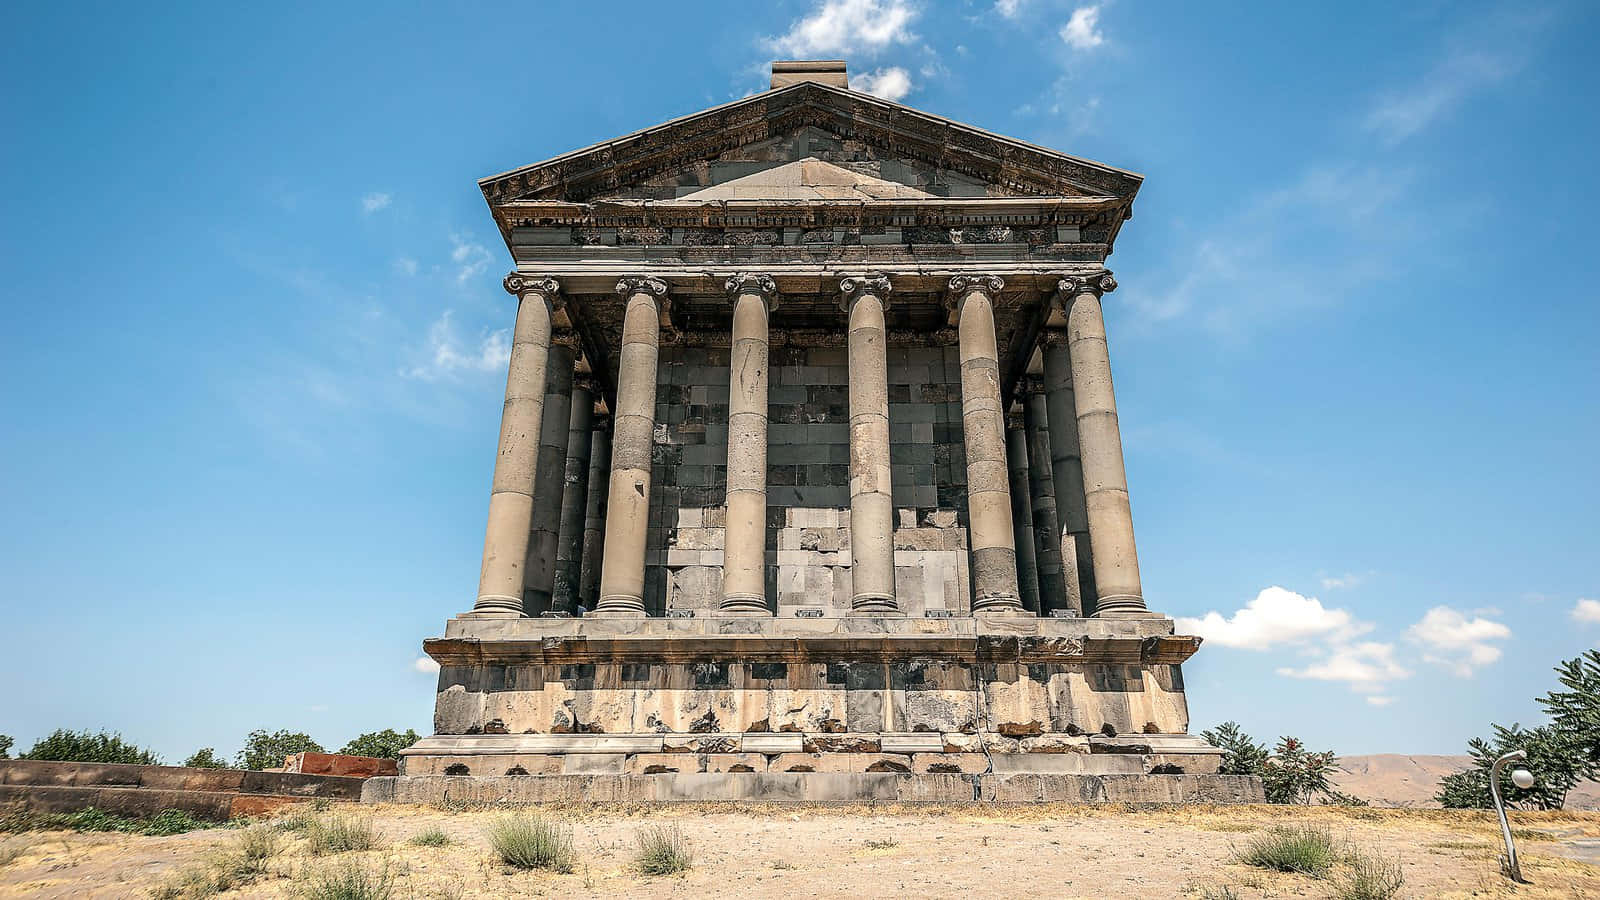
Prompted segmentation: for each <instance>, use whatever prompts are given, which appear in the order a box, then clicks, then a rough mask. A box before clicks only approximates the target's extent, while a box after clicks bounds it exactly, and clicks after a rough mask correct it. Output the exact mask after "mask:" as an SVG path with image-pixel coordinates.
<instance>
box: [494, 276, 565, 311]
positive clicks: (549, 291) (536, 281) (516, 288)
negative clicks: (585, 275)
mask: <svg viewBox="0 0 1600 900" xmlns="http://www.w3.org/2000/svg"><path fill="white" fill-rule="evenodd" d="M500 286H501V287H503V288H505V289H506V293H508V294H511V295H513V296H515V297H517V298H519V299H520V298H522V297H525V296H527V295H528V294H539V295H541V296H543V297H544V298H545V299H546V300H548V301H549V302H550V303H551V304H556V303H557V302H558V300H557V298H558V297H559V296H560V293H561V282H559V281H557V280H556V279H554V278H552V277H550V276H549V275H524V274H522V273H521V272H512V273H511V274H510V275H507V276H506V277H505V279H504V280H503V281H501V282H500Z"/></svg>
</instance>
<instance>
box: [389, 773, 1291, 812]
mask: <svg viewBox="0 0 1600 900" xmlns="http://www.w3.org/2000/svg"><path fill="white" fill-rule="evenodd" d="M693 801H741V802H776V803H973V802H1002V803H1148V804H1166V803H1224V804H1234V803H1264V802H1266V798H1265V797H1264V795H1263V794H1262V791H1261V779H1259V778H1254V777H1248V776H1244V775H1071V774H1060V773H1057V774H1011V775H999V774H987V775H944V774H937V775H897V774H889V773H859V774H858V773H842V772H835V773H821V772H818V773H662V774H656V775H511V776H505V775H501V776H493V777H451V776H447V775H423V776H409V777H408V776H401V777H399V778H387V777H384V778H371V779H368V780H367V782H366V784H365V786H364V787H363V788H362V792H361V802H363V803H419V804H429V805H436V804H444V803H486V804H507V805H515V804H525V803H650V802H693Z"/></svg>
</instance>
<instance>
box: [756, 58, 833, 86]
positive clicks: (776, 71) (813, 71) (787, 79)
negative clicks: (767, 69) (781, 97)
mask: <svg viewBox="0 0 1600 900" xmlns="http://www.w3.org/2000/svg"><path fill="white" fill-rule="evenodd" d="M804 81H810V82H815V83H816V84H828V85H832V86H834V87H838V88H845V89H846V90H848V89H849V87H850V78H849V76H848V75H847V74H846V73H845V63H844V60H842V59H787V60H775V61H774V62H773V63H772V86H771V89H772V90H774V91H775V90H777V89H779V88H786V87H788V86H789V85H791V84H800V83H801V82H804Z"/></svg>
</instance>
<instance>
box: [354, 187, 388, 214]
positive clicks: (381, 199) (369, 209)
mask: <svg viewBox="0 0 1600 900" xmlns="http://www.w3.org/2000/svg"><path fill="white" fill-rule="evenodd" d="M392 202H394V197H393V196H392V195H390V194H386V193H384V192H382V191H373V192H372V193H370V194H368V195H366V196H365V197H362V198H361V211H362V212H364V213H375V212H377V211H378V210H380V209H388V208H389V204H390V203H392Z"/></svg>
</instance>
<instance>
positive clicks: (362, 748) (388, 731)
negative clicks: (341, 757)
mask: <svg viewBox="0 0 1600 900" xmlns="http://www.w3.org/2000/svg"><path fill="white" fill-rule="evenodd" d="M420 740H422V736H421V735H419V734H417V733H416V732H415V731H413V730H411V729H410V728H407V729H406V730H405V732H404V733H403V734H402V733H399V732H396V731H395V730H394V729H393V728H385V729H384V730H382V731H369V732H367V733H366V734H363V735H361V736H360V737H357V738H354V739H353V740H351V741H350V743H348V744H345V745H344V746H343V747H341V748H339V752H340V753H348V754H350V755H351V756H376V757H378V758H380V759H399V758H400V751H401V750H404V749H406V748H407V747H409V746H411V745H412V744H415V743H416V742H417V741H420Z"/></svg>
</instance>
